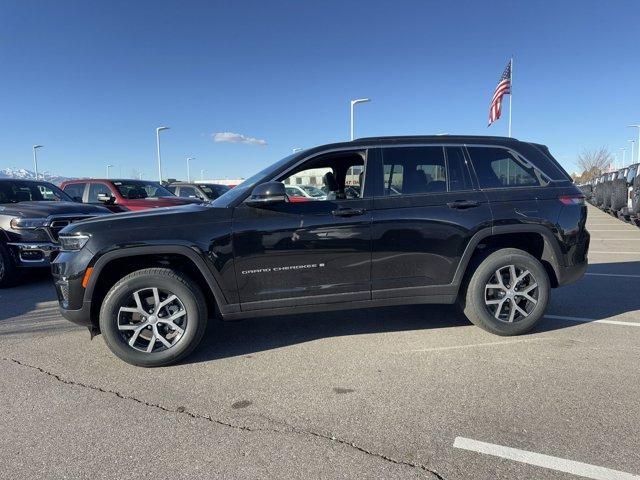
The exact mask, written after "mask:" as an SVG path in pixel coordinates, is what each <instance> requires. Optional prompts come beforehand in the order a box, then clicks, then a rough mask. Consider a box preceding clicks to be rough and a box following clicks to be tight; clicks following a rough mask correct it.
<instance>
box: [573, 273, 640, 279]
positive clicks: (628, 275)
mask: <svg viewBox="0 0 640 480" xmlns="http://www.w3.org/2000/svg"><path fill="white" fill-rule="evenodd" d="M585 275H589V276H593V277H623V278H640V275H630V274H624V273H585Z"/></svg>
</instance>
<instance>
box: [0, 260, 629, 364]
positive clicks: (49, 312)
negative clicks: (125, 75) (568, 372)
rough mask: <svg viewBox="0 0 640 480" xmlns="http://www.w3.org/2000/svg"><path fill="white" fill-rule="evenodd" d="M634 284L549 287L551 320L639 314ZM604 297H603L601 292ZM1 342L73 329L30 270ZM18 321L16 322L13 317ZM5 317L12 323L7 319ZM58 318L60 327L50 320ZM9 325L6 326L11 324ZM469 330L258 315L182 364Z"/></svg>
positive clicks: (12, 293)
mask: <svg viewBox="0 0 640 480" xmlns="http://www.w3.org/2000/svg"><path fill="white" fill-rule="evenodd" d="M638 272H640V262H615V263H599V264H593V265H591V266H590V267H589V273H599V274H617V275H638V274H639V273H638ZM639 287H640V278H634V277H608V276H599V275H588V276H585V277H584V278H583V279H581V280H580V281H579V282H577V283H576V284H574V285H570V286H567V287H563V288H560V289H555V290H553V292H552V296H551V301H550V304H549V308H548V310H547V312H548V313H549V314H550V315H557V316H571V317H581V318H590V319H593V320H599V319H606V318H610V317H614V316H617V315H620V314H623V313H627V312H633V311H636V310H638V309H639V308H640V302H638V300H637V299H638V295H637V292H638V290H639ZM604 292H606V294H605V293H604ZM0 300H2V304H3V308H2V309H0V336H2V335H8V334H11V333H12V332H13V331H14V330H16V332H20V333H29V332H40V331H43V329H50V330H58V331H60V330H67V329H68V330H76V329H77V328H80V327H77V326H75V325H73V324H71V323H69V322H66V321H65V320H64V319H62V317H61V316H60V315H59V314H58V312H57V306H55V305H54V304H53V303H52V304H51V305H48V306H47V307H46V308H43V307H42V305H41V304H42V303H43V302H54V301H55V300H56V295H55V291H54V289H53V285H52V280H51V277H50V275H48V274H43V273H42V272H34V273H32V274H31V275H29V276H27V277H25V278H24V279H23V281H22V282H21V283H20V284H19V285H18V286H16V287H13V288H9V289H2V290H0ZM16 317H21V318H16ZM8 319H11V321H10V322H6V321H5V320H8ZM51 320H60V322H57V321H56V322H51ZM9 324H10V325H9ZM465 325H470V323H469V321H468V320H467V318H466V317H465V316H464V315H463V314H462V312H461V311H460V309H459V307H458V306H456V305H407V306H395V307H384V308H370V309H359V310H342V311H333V312H320V313H292V314H289V315H280V316H270V317H256V318H251V319H246V320H242V321H237V322H219V321H212V322H211V328H209V329H208V330H207V333H206V337H205V339H204V341H203V342H202V344H201V346H200V348H198V349H197V351H196V352H194V354H193V355H191V357H189V358H188V359H187V360H186V361H187V362H189V363H192V362H204V361H209V360H215V359H220V358H225V357H233V356H239V355H247V354H251V353H254V352H259V351H265V350H271V349H274V348H281V347H286V346H289V345H294V344H298V343H304V342H309V341H313V340H318V339H321V338H330V337H341V336H351V335H362V334H370V333H385V332H398V331H410V330H418V329H420V330H422V329H431V328H448V327H459V326H465ZM576 325H578V324H577V323H575V322H571V321H567V320H560V319H549V318H544V319H543V320H542V321H541V322H540V323H539V324H538V325H537V326H536V328H535V329H534V331H533V333H540V332H545V331H553V330H558V329H564V328H571V327H574V326H576Z"/></svg>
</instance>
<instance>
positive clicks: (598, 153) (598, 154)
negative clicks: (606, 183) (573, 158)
mask: <svg viewBox="0 0 640 480" xmlns="http://www.w3.org/2000/svg"><path fill="white" fill-rule="evenodd" d="M612 160H613V156H612V155H611V152H609V150H608V149H607V147H600V148H599V149H597V150H587V149H586V148H585V149H584V150H583V151H582V153H581V154H580V155H578V166H579V167H580V168H581V169H582V174H581V175H580V180H581V181H582V182H587V181H589V180H593V179H594V178H596V177H598V176H600V175H602V174H603V173H604V172H605V171H606V170H607V169H608V168H609V165H610V164H611V162H612Z"/></svg>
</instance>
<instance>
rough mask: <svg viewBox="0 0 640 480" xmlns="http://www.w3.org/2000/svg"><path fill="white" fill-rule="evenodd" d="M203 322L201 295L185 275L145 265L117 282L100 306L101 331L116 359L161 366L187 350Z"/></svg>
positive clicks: (198, 338) (204, 311)
mask: <svg viewBox="0 0 640 480" xmlns="http://www.w3.org/2000/svg"><path fill="white" fill-rule="evenodd" d="M206 327H207V307H206V301H205V298H204V296H203V294H202V292H201V291H200V289H199V288H198V286H197V285H196V283H195V282H193V281H191V280H190V279H189V278H188V277H186V276H184V275H183V274H181V273H178V272H175V271H173V270H170V269H167V268H147V269H144V270H138V271H136V272H133V273H131V274H129V275H127V276H126V277H124V278H123V279H121V280H120V281H118V282H117V283H116V284H115V285H114V286H113V287H112V288H111V290H109V292H108V293H107V295H106V297H105V299H104V301H103V303H102V307H101V308H100V330H101V332H102V336H103V338H104V340H105V343H106V344H107V347H109V349H110V350H111V351H112V352H113V353H114V354H115V355H116V356H117V357H118V358H120V359H121V360H124V361H125V362H127V363H130V364H132V365H137V366H140V367H161V366H165V365H170V364H172V363H176V362H178V361H180V360H181V359H183V358H184V357H186V356H187V355H189V354H190V353H191V352H192V351H193V350H194V349H195V348H196V347H197V346H198V344H199V343H200V341H201V340H202V336H203V335H204V332H205V330H206Z"/></svg>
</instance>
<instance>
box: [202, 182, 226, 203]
mask: <svg viewBox="0 0 640 480" xmlns="http://www.w3.org/2000/svg"><path fill="white" fill-rule="evenodd" d="M200 189H201V190H202V191H203V192H204V194H205V195H206V196H207V197H208V198H209V200H213V199H215V198H218V197H219V196H220V195H222V194H223V193H227V192H228V191H229V187H228V186H226V185H217V184H215V183H212V184H207V185H204V184H200Z"/></svg>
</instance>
